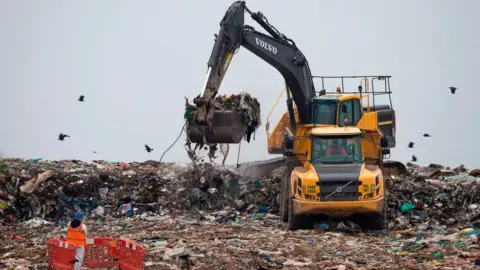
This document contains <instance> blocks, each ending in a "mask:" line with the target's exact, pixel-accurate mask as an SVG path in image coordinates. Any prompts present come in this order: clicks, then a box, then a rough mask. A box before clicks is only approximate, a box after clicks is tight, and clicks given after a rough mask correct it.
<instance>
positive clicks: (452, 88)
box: [450, 86, 457, 95]
mask: <svg viewBox="0 0 480 270" xmlns="http://www.w3.org/2000/svg"><path fill="white" fill-rule="evenodd" d="M455 91H457V88H456V87H455V86H450V92H452V94H453V95H454V94H455Z"/></svg>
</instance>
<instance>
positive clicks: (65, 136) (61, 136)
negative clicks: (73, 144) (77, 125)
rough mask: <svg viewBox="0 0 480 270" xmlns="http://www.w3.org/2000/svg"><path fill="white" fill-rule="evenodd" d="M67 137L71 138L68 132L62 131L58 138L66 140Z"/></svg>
mask: <svg viewBox="0 0 480 270" xmlns="http://www.w3.org/2000/svg"><path fill="white" fill-rule="evenodd" d="M67 137H68V138H70V136H68V135H67V134H63V133H60V134H59V135H58V139H59V140H60V141H63V140H64V139H65V138H67Z"/></svg>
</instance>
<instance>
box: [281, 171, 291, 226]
mask: <svg viewBox="0 0 480 270" xmlns="http://www.w3.org/2000/svg"><path fill="white" fill-rule="evenodd" d="M285 171H286V174H285V177H283V179H282V184H281V190H280V191H281V193H280V218H281V219H282V221H283V222H287V221H288V195H289V190H288V182H289V181H290V174H289V173H288V169H287V170H285ZM290 172H291V171H290Z"/></svg>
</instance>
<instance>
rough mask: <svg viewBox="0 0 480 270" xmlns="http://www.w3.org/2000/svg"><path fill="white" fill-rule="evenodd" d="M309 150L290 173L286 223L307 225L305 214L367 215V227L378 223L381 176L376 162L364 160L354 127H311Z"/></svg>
mask: <svg viewBox="0 0 480 270" xmlns="http://www.w3.org/2000/svg"><path fill="white" fill-rule="evenodd" d="M309 137H310V138H309V141H311V147H310V148H311V151H310V154H308V161H305V162H303V166H299V167H294V168H293V170H292V172H291V175H290V184H289V190H288V193H289V194H290V196H289V197H290V201H289V209H288V220H287V221H288V224H289V228H290V229H298V228H302V227H305V226H308V225H309V224H305V223H308V222H309V221H308V216H312V215H320V214H322V215H326V216H330V217H347V216H351V215H353V214H356V215H364V216H371V217H372V218H373V219H371V220H370V222H371V223H372V224H371V225H372V226H370V227H376V228H382V225H383V222H384V211H383V210H384V205H383V203H384V194H385V193H384V184H383V183H384V181H383V175H382V171H381V169H380V167H379V166H377V165H368V164H366V163H365V162H364V157H363V149H362V140H365V139H366V138H365V134H364V133H363V132H362V131H361V130H360V129H359V128H356V127H317V128H312V130H311V132H310V135H309Z"/></svg>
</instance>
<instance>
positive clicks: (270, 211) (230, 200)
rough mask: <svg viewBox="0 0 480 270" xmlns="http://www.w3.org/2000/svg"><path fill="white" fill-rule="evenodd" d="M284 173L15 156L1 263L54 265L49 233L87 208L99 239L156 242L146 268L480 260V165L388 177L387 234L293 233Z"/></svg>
mask: <svg viewBox="0 0 480 270" xmlns="http://www.w3.org/2000/svg"><path fill="white" fill-rule="evenodd" d="M250 171H251V170H250ZM282 172H283V170H282V168H279V169H277V170H274V171H273V172H271V173H269V174H268V175H265V176H263V177H258V175H255V177H249V178H245V177H242V176H241V175H240V174H239V173H238V172H237V171H236V170H235V169H232V168H229V167H223V166H218V165H215V164H195V165H192V164H183V163H162V164H160V163H159V162H156V161H146V162H142V163H122V162H106V161H92V162H82V161H77V160H63V161H36V160H21V159H6V160H3V161H2V162H1V163H0V184H1V188H0V220H1V221H0V227H2V235H1V237H2V243H3V245H2V246H1V247H0V269H2V268H7V269H45V266H46V263H45V258H44V257H45V242H46V240H48V239H50V238H53V237H60V236H65V234H66V223H67V222H68V221H69V218H70V216H71V215H72V214H73V213H74V211H75V210H77V209H82V210H84V212H85V214H86V223H87V225H88V226H89V237H102V236H108V237H114V238H118V237H123V238H129V239H132V240H134V241H137V242H139V243H141V244H142V245H143V246H145V247H146V250H147V255H146V257H145V267H146V269H187V266H188V267H190V269H399V268H400V269H474V267H475V264H476V263H477V264H480V259H477V258H478V255H479V254H478V248H479V245H478V235H479V234H480V226H479V225H478V221H479V220H480V219H479V215H478V214H479V213H480V212H479V211H480V209H479V207H478V205H477V204H480V202H479V201H478V199H476V198H478V196H477V190H478V183H479V180H480V179H479V178H477V177H478V170H471V171H468V170H466V169H465V168H463V167H459V168H456V169H454V170H448V169H443V168H440V167H438V166H429V167H426V168H423V167H418V166H413V165H411V166H410V167H409V169H408V173H407V174H406V175H391V176H387V177H386V181H387V186H388V196H387V201H388V206H389V209H388V217H389V220H388V222H389V227H390V231H389V233H388V234H387V235H385V234H382V233H379V232H368V231H362V230H361V229H360V228H358V226H356V224H354V223H353V222H351V221H334V220H332V221H324V222H322V223H319V224H315V226H314V228H313V229H311V230H298V231H287V230H286V229H285V228H284V224H283V223H282V222H281V220H280V217H279V216H278V200H279V186H280V179H281V178H282V176H283V175H282ZM252 176H253V175H252ZM379 258H382V259H381V260H380V259H379ZM476 260H477V262H476ZM8 267H9V268H8ZM22 267H23V268H22ZM28 267H30V268H28ZM42 267H43V268H42Z"/></svg>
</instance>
